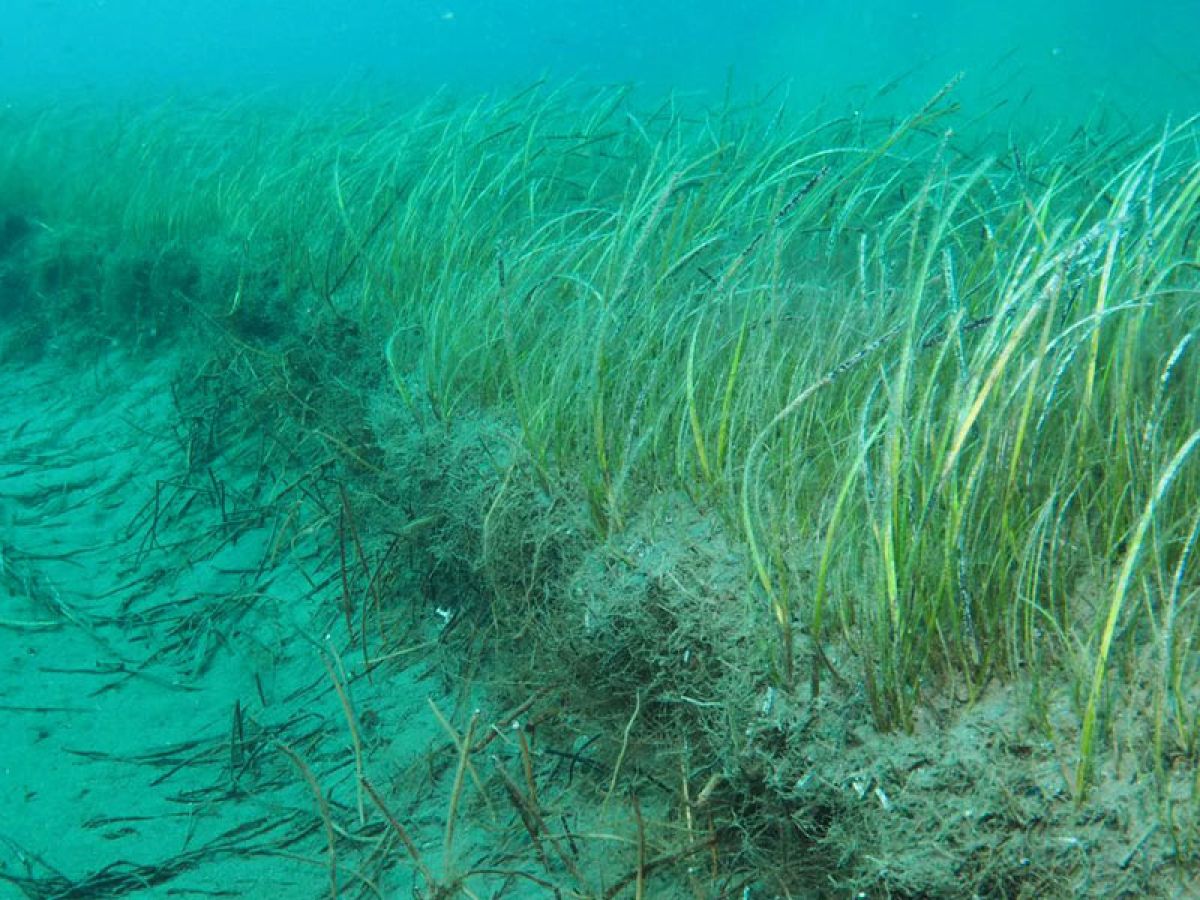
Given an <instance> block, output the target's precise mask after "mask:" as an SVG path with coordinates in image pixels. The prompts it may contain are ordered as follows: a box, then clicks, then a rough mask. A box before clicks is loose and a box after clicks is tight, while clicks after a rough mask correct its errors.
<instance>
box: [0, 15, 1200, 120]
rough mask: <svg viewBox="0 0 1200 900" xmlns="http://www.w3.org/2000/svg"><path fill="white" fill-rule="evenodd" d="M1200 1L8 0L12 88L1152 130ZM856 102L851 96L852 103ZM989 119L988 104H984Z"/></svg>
mask: <svg viewBox="0 0 1200 900" xmlns="http://www.w3.org/2000/svg"><path fill="white" fill-rule="evenodd" d="M1198 45H1200V0H1175V2H1160V3H1150V4H1144V5H1143V4H1128V3H1116V2H1111V0H1107V2H1082V0H1076V2H1070V3H1043V2H1035V0H1014V2H1009V3H1003V4H999V3H990V2H980V0H969V2H929V0H924V2H912V3H841V2H784V0H761V2H757V3H727V2H715V0H707V2H683V0H658V2H636V0H613V2H606V3H593V2H581V0H569V2H534V0H521V2H518V0H406V2H385V0H364V2H347V0H333V2H301V0H281V2H265V0H263V2H249V3H246V2H233V0H216V2H212V3H192V2H185V0H8V2H6V3H5V4H3V9H2V10H0V80H2V81H3V83H4V84H5V85H7V90H8V91H9V92H16V91H22V90H23V91H35V92H36V91H38V90H40V89H43V88H49V89H54V90H61V89H64V88H78V87H87V86H94V87H97V88H101V89H120V90H131V89H132V90H145V89H150V90H174V89H179V88H181V87H182V88H186V87H189V86H190V87H196V86H205V87H208V86H213V85H220V86H223V87H227V88H232V89H235V90H247V89H259V88H262V87H278V86H281V85H292V84H305V85H317V86H321V85H327V84H345V83H346V82H356V81H358V80H361V79H364V78H365V79H370V80H376V81H384V82H401V83H403V84H405V85H407V86H410V87H416V88H432V87H435V86H440V85H453V86H461V87H471V88H485V89H489V88H496V87H507V86H510V85H512V84H519V83H524V82H528V81H529V80H532V79H535V78H538V77H541V76H543V75H549V76H552V77H554V76H578V77H583V78H586V79H594V80H599V81H607V82H611V81H633V82H638V83H643V84H647V85H650V86H654V87H658V88H670V89H675V90H680V91H704V92H710V93H715V92H719V91H721V90H723V89H724V86H725V84H726V82H727V80H728V79H729V78H730V76H731V75H732V78H733V80H734V82H735V84H737V85H738V86H740V87H742V88H744V89H746V90H751V89H760V90H765V89H767V88H769V87H771V86H773V85H776V84H778V83H780V82H785V83H787V84H788V85H789V86H790V90H791V93H792V96H794V97H799V98H801V99H803V98H814V99H816V98H829V99H831V102H835V103H853V102H854V100H855V98H859V99H861V98H862V97H865V96H870V94H871V93H872V92H873V91H874V90H875V89H876V88H878V87H879V86H880V85H885V84H888V83H890V82H891V81H892V80H893V79H895V78H897V77H899V76H907V77H905V78H903V79H902V80H901V81H900V82H899V84H898V86H897V90H896V91H894V92H893V96H895V97H897V98H899V99H900V100H902V101H908V102H910V103H911V102H917V101H919V98H923V97H925V96H927V95H928V94H929V93H930V92H932V91H933V90H936V89H937V87H939V86H940V85H941V84H943V83H944V82H945V81H947V80H948V79H949V78H950V77H951V76H953V75H954V74H956V73H958V72H960V71H962V72H964V73H965V74H966V79H965V82H964V85H963V93H962V94H961V95H960V96H961V97H962V98H963V99H964V100H968V99H970V98H971V97H972V95H973V94H975V95H980V96H982V97H984V98H986V99H988V100H990V101H991V102H990V103H988V104H987V108H990V107H991V106H992V105H994V104H995V103H997V102H999V101H1001V100H1004V101H1007V108H1008V109H1009V110H1012V109H1017V108H1020V109H1022V110H1025V111H1026V112H1029V111H1036V113H1037V114H1038V115H1049V116H1051V117H1065V118H1068V119H1079V118H1082V117H1084V116H1086V115H1087V114H1088V113H1089V112H1090V111H1091V110H1092V109H1093V108H1094V106H1095V104H1096V102H1097V101H1098V100H1103V99H1107V100H1112V101H1115V102H1116V103H1117V104H1118V105H1119V106H1120V107H1121V108H1123V109H1125V110H1127V111H1128V112H1129V114H1131V115H1135V116H1138V117H1144V118H1147V119H1151V118H1158V117H1161V116H1163V115H1164V114H1167V113H1173V114H1174V115H1176V116H1182V115H1188V114H1190V113H1191V112H1193V111H1194V110H1196V109H1198V108H1200V62H1198V61H1197V60H1200V56H1198V55H1197V54H1196V53H1195V52H1194V47H1195V46H1198ZM856 91H857V93H855V92H856ZM982 108H984V107H983V106H982V105H981V109H982Z"/></svg>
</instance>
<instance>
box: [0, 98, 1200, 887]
mask: <svg viewBox="0 0 1200 900" xmlns="http://www.w3.org/2000/svg"><path fill="white" fill-rule="evenodd" d="M0 130H3V132H4V133H5V134H6V137H7V138H8V140H7V143H6V145H5V149H4V150H3V152H2V153H0V290H3V291H4V295H5V301H4V302H5V308H6V311H7V312H8V313H10V314H12V313H14V312H15V313H16V314H17V315H19V317H20V320H21V322H22V326H21V327H22V328H23V329H24V334H25V337H24V339H23V341H22V342H21V345H20V347H19V348H18V347H16V346H13V347H9V348H6V350H5V352H10V353H15V352H17V350H18V349H19V350H20V351H21V352H26V353H33V352H41V351H42V350H43V349H46V348H51V347H56V346H59V345H60V344H61V341H62V340H64V338H62V337H61V335H59V334H58V333H57V332H56V323H57V322H58V321H59V320H60V319H61V316H62V315H63V314H64V313H69V314H71V315H73V316H78V317H81V318H85V319H86V320H87V321H88V322H89V323H90V325H89V329H90V333H91V334H92V335H93V338H94V340H95V342H96V343H97V344H104V343H108V342H112V341H122V342H130V343H136V344H138V345H140V346H143V347H145V348H146V349H147V350H148V351H151V350H152V348H153V346H154V344H155V342H157V341H161V340H168V339H170V338H171V336H172V335H173V334H176V333H178V332H179V330H180V329H182V328H184V327H186V326H185V324H184V323H186V322H187V321H188V320H189V318H190V317H194V316H197V315H199V316H202V317H203V318H204V319H205V320H207V321H217V322H219V323H221V325H222V327H223V328H225V329H226V330H227V331H228V333H229V334H230V335H232V336H233V339H235V340H237V341H239V342H241V343H243V344H255V345H262V346H277V345H278V344H279V343H280V342H286V341H292V342H293V343H294V348H295V351H294V352H291V353H290V357H289V358H290V360H291V362H290V363H289V364H290V365H291V366H292V367H293V368H292V376H293V377H294V378H295V379H296V380H297V381H301V380H304V379H307V380H308V381H309V382H310V385H309V386H310V387H311V389H312V390H313V391H314V392H315V391H317V390H319V388H320V382H321V381H322V380H325V381H329V380H338V379H340V380H341V381H340V390H342V391H346V390H347V389H348V386H349V387H350V388H355V387H361V390H362V392H363V394H364V401H363V409H362V410H361V411H359V412H358V413H356V414H355V415H357V418H355V419H354V421H352V422H350V423H347V422H346V421H345V420H346V418H347V413H346V412H345V410H340V411H339V413H338V415H339V417H340V419H339V421H340V424H341V425H342V426H343V430H342V434H343V437H342V438H341V440H342V443H343V446H344V448H345V451H346V457H345V458H346V461H347V465H348V466H350V468H351V469H355V468H357V470H358V471H359V472H360V473H363V477H364V478H367V477H368V476H369V477H372V478H377V477H378V476H379V475H380V473H381V472H388V471H391V472H393V473H395V472H399V471H401V470H402V471H403V472H404V473H405V474H404V477H403V478H402V479H401V480H402V481H403V486H402V487H400V488H397V490H398V491H399V493H400V494H403V496H404V502H405V503H406V504H408V506H409V508H411V509H412V510H414V515H415V516H417V517H420V520H421V521H423V522H425V523H426V524H425V530H426V534H427V537H426V543H425V545H424V553H425V564H426V566H427V568H428V570H429V572H430V573H432V574H431V575H430V578H431V579H432V580H434V581H437V582H438V583H439V584H440V585H441V589H440V590H441V593H440V596H441V597H446V596H453V598H454V603H455V604H456V607H461V609H462V611H463V614H464V615H466V616H470V617H473V618H474V620H475V621H476V622H477V623H478V629H479V633H480V634H482V635H484V637H485V639H484V640H483V641H472V642H470V643H468V644H467V645H466V647H467V648H469V649H467V650H466V651H465V652H470V653H475V654H480V655H481V656H482V657H483V658H485V659H486V661H487V662H486V665H487V666H488V667H490V668H489V671H491V672H492V678H493V679H494V681H495V683H496V685H497V688H496V689H497V690H506V691H509V692H511V693H512V694H513V696H514V697H516V698H521V697H524V696H528V695H530V694H538V695H541V694H553V695H554V696H555V697H557V698H559V699H560V700H561V703H562V704H563V706H564V708H567V709H569V710H570V711H571V715H572V716H575V717H578V718H579V719H580V720H586V721H590V722H593V723H596V724H597V726H598V727H602V728H604V729H605V733H606V734H607V735H608V736H609V738H610V740H609V741H608V743H609V744H610V745H611V754H610V758H609V759H608V760H607V762H606V765H607V766H609V767H610V769H611V772H612V775H611V781H610V782H609V783H608V784H607V785H603V787H604V788H605V790H604V791H602V792H601V797H602V799H603V802H605V803H607V800H608V798H609V797H610V796H611V795H612V794H613V793H614V791H621V790H623V789H625V788H624V787H623V786H624V785H626V781H627V780H629V783H633V782H636V780H637V779H638V778H647V779H649V778H654V779H656V780H657V782H658V783H660V784H661V783H662V782H663V781H667V780H669V781H670V783H671V784H672V785H673V788H674V789H675V790H676V791H677V796H676V797H675V801H674V803H675V805H674V806H673V807H672V809H673V810H674V812H672V813H671V817H670V827H669V828H667V829H666V831H667V833H669V834H671V835H673V839H674V840H675V841H676V843H677V845H678V846H693V845H695V843H696V841H697V840H698V839H699V838H698V836H704V835H709V834H711V835H713V847H714V857H715V856H723V858H724V859H725V860H726V861H725V862H714V863H712V865H713V866H715V867H718V868H719V867H720V866H729V867H731V868H732V869H737V870H740V871H748V872H758V873H759V875H758V877H759V878H760V879H761V883H762V884H763V885H764V888H763V889H764V890H768V891H774V892H775V893H777V894H779V895H781V896H782V895H785V893H786V892H789V891H791V892H795V893H793V894H792V895H793V896H809V895H812V892H817V893H821V892H825V891H829V892H832V895H837V896H841V895H844V894H843V893H839V892H844V891H846V890H850V889H853V890H857V891H864V892H866V893H867V894H868V895H874V894H875V893H878V894H879V895H881V896H882V895H884V894H886V895H888V896H913V897H915V896H950V895H957V894H955V891H957V890H959V889H960V888H961V890H962V895H963V896H971V895H972V892H974V894H975V895H981V896H1023V895H1025V894H1032V893H1043V894H1044V893H1047V892H1049V893H1050V894H1052V895H1059V894H1061V895H1070V894H1072V893H1089V892H1091V891H1094V890H1100V892H1101V893H1102V894H1107V893H1109V892H1111V893H1113V895H1116V894H1117V893H1119V892H1120V891H1121V890H1129V891H1155V892H1158V893H1162V894H1164V895H1166V894H1170V893H1171V892H1172V890H1173V889H1175V888H1177V887H1178V886H1179V884H1180V883H1181V882H1179V881H1178V880H1177V879H1180V878H1185V877H1186V875H1185V874H1184V873H1186V871H1187V870H1188V869H1189V867H1192V866H1194V865H1195V864H1196V859H1197V853H1198V851H1200V848H1198V847H1197V839H1198V838H1200V833H1198V831H1197V828H1198V821H1200V820H1198V817H1197V811H1198V806H1197V804H1198V802H1200V796H1198V793H1197V792H1198V790H1200V783H1198V781H1197V777H1198V775H1197V773H1198V771H1200V769H1198V766H1197V763H1198V762H1200V680H1198V677H1197V676H1198V672H1197V669H1198V666H1200V646H1198V643H1200V627H1198V626H1200V622H1198V615H1200V605H1198V603H1197V599H1198V598H1200V569H1198V566H1200V563H1198V562H1197V560H1196V553H1195V550H1196V544H1197V541H1198V540H1200V360H1198V359H1197V354H1198V353H1200V347H1197V346H1196V338H1197V329H1198V328H1200V124H1197V123H1196V122H1195V121H1186V122H1182V123H1174V124H1172V123H1168V124H1165V125H1164V126H1163V127H1161V128H1160V129H1158V130H1156V131H1154V132H1151V133H1133V132H1130V131H1129V130H1127V129H1126V128H1124V127H1122V126H1120V125H1112V124H1105V120H1098V121H1097V122H1094V123H1089V124H1088V125H1087V126H1081V127H1079V128H1077V129H1074V130H1069V129H1065V130H1063V131H1062V132H1061V133H1057V134H1052V135H1042V136H1038V137H1031V138H1022V137H1019V136H1016V135H1012V134H1010V135H1005V136H997V135H996V134H993V133H990V131H989V129H988V122H987V120H986V118H984V119H980V120H974V121H972V120H969V119H968V118H967V117H966V116H964V114H963V113H962V111H960V110H958V109H957V107H956V105H955V104H954V96H953V85H948V86H947V87H946V88H945V89H943V90H942V91H940V92H938V93H937V94H936V95H935V96H933V97H932V98H931V99H930V100H929V101H928V102H927V103H926V104H924V105H923V106H920V107H919V108H917V109H915V110H914V111H912V112H911V113H910V114H908V115H907V116H900V117H891V118H888V117H880V118H872V117H871V116H869V115H866V114H852V115H846V116H840V117H829V118H811V119H810V118H803V117H801V118H797V117H796V116H795V115H792V114H790V113H787V112H785V111H784V110H783V109H779V108H776V107H775V106H773V105H772V104H771V103H770V102H769V101H764V102H762V103H757V104H754V105H752V106H748V107H738V106H735V105H734V104H732V103H729V104H726V105H725V106H724V107H721V108H717V109H695V108H691V107H689V106H688V105H687V104H685V103H682V102H679V101H676V100H674V99H672V98H666V99H664V100H663V101H662V103H661V104H659V105H653V104H651V105H649V106H647V105H646V104H645V103H644V101H643V100H641V99H637V100H636V102H635V98H634V96H633V95H632V93H631V92H630V91H628V90H626V89H620V88H616V89H606V90H598V91H586V90H584V89H582V88H580V87H569V88H562V89H558V90H556V89H554V88H552V87H550V86H547V85H538V86H535V87H533V88H530V89H529V90H527V91H524V92H522V93H519V94H516V95H514V96H510V97H500V98H485V99H480V100H472V101H461V100H455V99H452V98H449V97H434V98H432V99H429V100H427V101H425V102H423V103H420V104H415V105H413V106H410V107H405V108H401V109H394V108H390V107H388V106H382V105H374V106H372V105H370V104H357V105H356V104H345V105H342V106H341V107H340V108H336V107H334V106H332V105H329V106H325V105H314V106H313V107H311V108H307V109H305V110H303V111H302V112H299V113H296V112H289V111H285V110H279V109H274V110H272V109H265V108H260V107H259V106H256V105H255V103H254V102H251V101H247V102H245V103H242V104H230V105H228V106H227V107H212V108H198V107H190V106H188V107H183V106H167V107H162V108H156V109H151V110H134V111H127V112H123V113H121V112H114V113H111V114H106V115H104V116H96V115H95V114H92V113H86V112H84V113H79V114H75V115H72V114H67V113H44V112H43V113H37V114H35V113H26V112H22V111H19V110H18V111H9V112H7V113H5V114H4V118H3V119H0ZM352 342H353V343H354V344H355V346H358V347H362V346H364V345H365V346H368V347H369V348H370V349H369V350H368V351H367V354H368V357H370V358H374V359H380V360H386V370H385V368H384V366H383V365H382V363H381V364H380V365H379V366H372V365H370V364H365V365H362V366H355V365H352V364H350V363H349V362H346V363H345V365H344V367H343V366H342V365H341V363H342V362H343V361H344V360H346V359H349V358H350V355H349V354H346V353H345V350H344V347H345V346H346V345H347V344H348V343H352ZM69 349H70V350H72V352H82V351H83V350H84V349H86V348H82V347H78V346H72V347H70V348H69ZM372 354H373V356H371V355H372ZM284 356H288V354H284ZM297 373H299V374H297ZM375 376H379V377H378V378H377V382H374V383H373V382H371V381H370V379H371V378H372V377H375ZM387 376H390V377H387ZM360 379H361V382H360ZM283 381H284V382H287V383H288V384H289V391H291V390H293V389H294V387H295V386H294V385H293V384H292V383H291V381H289V379H287V378H285V379H283ZM381 387H383V388H384V389H386V390H387V391H388V392H389V393H390V394H391V395H392V396H393V397H394V398H398V399H397V400H396V403H397V404H398V406H397V408H393V409H392V411H391V412H390V413H388V415H387V416H382V417H381V416H375V415H373V414H372V413H371V412H370V409H371V405H370V404H369V403H368V402H367V401H366V399H365V395H366V394H368V393H370V392H374V391H377V390H379V389H380V388H381ZM350 418H354V417H353V416H350ZM311 425H312V427H313V428H318V427H322V423H321V422H320V421H313V422H312V423H311ZM374 515H375V516H376V517H377V518H376V521H378V522H385V521H386V520H387V516H388V515H389V510H388V509H386V508H378V509H376V510H375V512H374ZM396 602H400V601H399V600H397V601H396ZM663 773H667V774H666V775H664V774H663ZM934 773H936V774H934ZM1130 785H1135V786H1136V789H1135V788H1131V787H1130ZM964 798H966V799H964ZM968 801H969V802H968ZM981 803H982V804H983V805H984V806H985V807H987V808H986V810H985V809H983V808H981V807H980V806H979V805H978V804H981ZM972 804H975V806H974V808H973V810H972V809H970V808H968V807H970V806H971V805H972ZM948 810H952V811H954V812H953V813H951V812H948ZM901 821H903V822H904V823H906V824H905V825H904V826H903V827H901V826H900V825H898V822H901ZM954 823H957V824H954ZM965 823H969V824H970V827H967V824H965ZM968 832H969V835H968V834H967V833H968ZM663 840H664V841H666V842H667V843H669V841H668V839H666V838H663ZM1072 840H1073V841H1075V842H1076V843H1070V841H1072ZM922 842H924V843H925V844H928V845H929V846H930V847H933V848H934V849H933V850H929V851H927V852H924V855H922V853H921V852H918V850H916V849H914V848H915V847H916V845H917V844H918V843H922ZM664 846H666V844H664ZM718 850H719V853H718V852H717V851H718ZM1127 853H1128V855H1126V854H1127ZM939 854H940V855H939ZM1106 854H1107V856H1105V855H1106ZM669 856H670V854H669V853H664V857H663V858H664V859H666V858H667V857H669ZM1101 857H1104V858H1105V859H1107V862H1105V861H1103V860H1102V859H1101ZM681 858H682V857H681ZM701 880H702V879H701V878H700V876H694V875H693V876H692V878H691V887H690V888H689V890H691V891H692V892H693V893H694V894H696V895H697V896H708V894H704V893H700V892H701V891H702V890H703V889H702V888H701V887H700V886H699V885H700V881H701ZM681 883H683V882H681ZM639 885H640V879H639ZM805 891H809V892H810V893H808V894H806V893H805Z"/></svg>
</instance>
